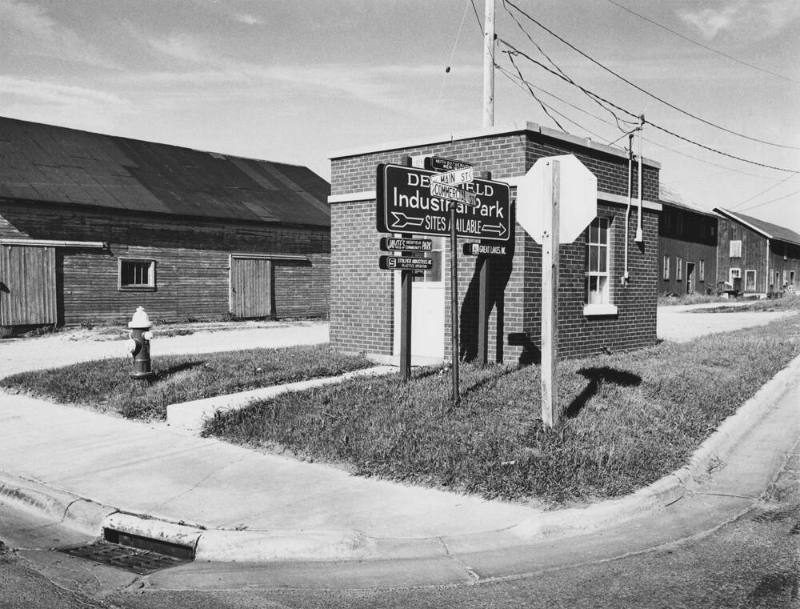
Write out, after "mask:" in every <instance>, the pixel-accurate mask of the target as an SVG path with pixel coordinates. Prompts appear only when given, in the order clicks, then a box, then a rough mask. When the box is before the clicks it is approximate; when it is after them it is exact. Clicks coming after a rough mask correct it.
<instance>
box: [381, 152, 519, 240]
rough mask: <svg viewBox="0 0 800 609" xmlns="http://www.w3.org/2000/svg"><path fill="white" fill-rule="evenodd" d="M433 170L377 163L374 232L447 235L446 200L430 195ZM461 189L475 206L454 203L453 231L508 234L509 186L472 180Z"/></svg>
mask: <svg viewBox="0 0 800 609" xmlns="http://www.w3.org/2000/svg"><path fill="white" fill-rule="evenodd" d="M432 175H436V174H435V173H434V172H431V171H426V170H424V169H418V168H415V167H404V166H402V165H379V166H378V214H377V216H378V217H377V220H378V231H380V232H385V233H402V232H405V233H420V234H427V235H447V234H449V231H450V221H449V209H450V207H449V205H450V202H449V201H448V200H447V199H444V198H441V197H435V196H432V195H431V193H430V184H431V182H430V178H431V176H432ZM465 190H467V191H468V192H472V193H474V194H475V196H476V198H477V205H475V206H467V205H457V207H456V232H457V233H458V234H459V235H460V236H462V237H477V238H480V239H494V240H501V241H506V240H508V239H509V238H510V236H511V224H510V223H511V218H510V216H511V204H510V196H509V187H508V185H507V184H504V183H502V182H495V181H492V180H475V181H474V182H472V183H470V184H467V185H466V187H465Z"/></svg>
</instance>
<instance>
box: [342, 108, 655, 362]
mask: <svg viewBox="0 0 800 609" xmlns="http://www.w3.org/2000/svg"><path fill="white" fill-rule="evenodd" d="M563 154H573V155H575V156H576V157H577V158H578V159H579V160H580V161H581V162H582V163H583V164H584V165H585V166H586V167H587V168H589V170H591V171H592V173H593V174H594V175H595V176H596V177H597V181H598V218H596V219H595V221H594V222H593V224H592V228H591V229H590V228H587V230H585V231H584V233H583V234H582V235H581V236H580V237H579V238H578V239H577V240H576V241H575V242H573V243H571V244H565V245H562V246H561V249H560V264H561V269H560V275H559V282H560V291H559V298H560V307H559V321H558V323H559V335H560V342H559V352H560V354H561V355H562V356H580V355H586V354H591V353H596V352H600V351H608V350H611V351H616V350H623V349H633V348H638V347H644V346H647V345H652V344H654V343H655V341H656V286H657V267H658V264H657V256H658V216H659V212H660V210H661V205H660V204H659V203H657V202H656V201H658V192H659V188H658V174H659V165H658V164H657V163H655V162H652V161H648V160H645V161H644V165H643V167H644V173H643V191H644V193H643V194H644V197H643V199H644V202H643V206H642V207H643V215H642V219H641V223H642V228H643V239H642V241H641V242H636V241H635V240H634V236H635V233H636V228H637V222H638V207H637V206H636V204H635V203H634V206H633V207H632V209H630V210H629V213H628V214H626V211H627V203H628V198H627V189H628V178H629V169H628V167H629V165H628V158H627V154H626V153H625V152H624V151H621V150H619V149H616V148H611V147H608V146H604V145H600V144H596V143H593V142H591V141H590V140H585V139H580V138H576V137H573V136H570V135H567V134H564V133H562V132H559V131H554V130H550V129H547V128H545V127H540V126H539V125H536V124H533V123H525V124H522V125H518V126H517V125H515V126H510V127H495V128H491V129H488V130H480V131H476V132H473V133H465V134H461V135H457V136H456V135H453V136H450V135H448V136H445V137H443V138H438V139H437V138H431V139H429V140H427V141H424V142H411V143H391V144H386V145H382V146H374V147H370V148H368V149H365V150H357V151H347V152H341V153H337V154H335V155H333V156H332V158H331V196H330V197H329V199H328V200H329V202H330V204H331V303H330V322H331V327H330V332H331V344H332V345H333V346H334V347H335V348H337V349H339V350H342V351H349V352H364V353H367V354H370V355H372V356H374V357H377V358H380V359H387V360H389V359H392V358H395V359H396V357H397V354H398V353H399V336H398V335H399V327H398V326H399V324H398V321H397V320H398V317H399V313H398V309H399V306H398V300H399V298H398V295H397V294H398V284H399V279H398V276H399V273H394V272H391V271H384V270H379V268H378V258H379V256H380V255H381V252H380V250H379V238H380V237H381V236H386V235H381V234H380V233H378V232H377V230H376V220H375V216H376V168H377V166H378V164H379V163H395V164H402V163H403V162H404V160H405V159H406V157H408V156H410V157H412V158H415V159H417V160H419V159H420V158H421V157H423V156H425V155H436V156H441V157H445V158H451V159H458V160H461V161H465V162H467V163H470V164H472V165H473V166H474V167H475V170H476V171H478V172H490V174H491V178H492V179H493V180H498V181H505V182H508V183H509V184H512V185H513V184H514V183H515V181H516V180H518V179H519V178H520V177H521V176H523V175H524V174H525V173H526V172H527V171H528V169H530V167H531V166H532V165H533V164H534V162H535V161H536V160H537V159H539V158H541V157H545V156H554V155H563ZM632 177H633V179H632V183H633V186H634V202H635V201H636V192H635V190H636V184H637V182H638V178H637V175H636V163H634V164H633V176H632ZM562 213H565V212H562ZM626 215H629V219H628V221H627V226H626ZM626 240H627V248H626V247H625V242H626ZM463 241H464V242H466V241H469V240H466V239H465V240H463ZM589 241H591V243H589ZM460 247H461V245H459V248H460ZM509 249H510V251H511V255H509V256H506V257H502V258H494V259H492V260H491V281H490V286H491V288H490V294H489V305H490V317H489V340H488V351H489V359H490V360H492V361H498V362H501V361H502V362H509V363H513V362H526V361H527V362H530V361H537V360H538V357H539V344H540V338H539V337H540V326H541V317H540V315H541V311H540V309H541V247H540V246H539V245H537V244H536V243H534V241H533V240H532V239H531V237H530V236H529V235H527V234H526V233H525V231H524V230H523V229H522V228H521V227H520V226H519V225H516V231H515V235H514V237H513V239H512V240H511V241H510V242H509ZM626 249H627V260H626V253H625V252H626ZM434 250H435V251H434V252H433V253H432V254H431V256H432V257H433V258H434V260H435V264H434V268H433V269H432V270H431V271H426V272H424V273H420V274H419V276H418V277H417V278H416V279H415V281H414V288H413V321H412V354H413V355H414V357H415V359H416V360H417V361H421V362H425V361H436V360H442V359H446V358H447V355H446V354H448V353H449V351H448V348H447V347H446V345H448V344H449V341H450V322H449V319H450V316H449V313H448V311H449V309H448V307H449V304H448V303H449V302H450V295H449V292H450V281H449V273H448V271H447V269H449V263H448V251H447V248H446V247H445V244H444V240H443V239H437V238H435V239H434ZM459 251H461V250H460V249H459ZM590 251H591V252H592V255H591V258H592V261H593V262H592V265H593V268H592V269H591V272H590V269H588V267H587V265H588V264H589V258H590ZM598 261H599V262H598ZM477 264H478V260H477V259H476V258H469V257H466V256H459V277H458V288H459V294H458V300H459V303H460V307H459V309H460V311H459V319H460V322H459V332H460V345H461V357H462V358H464V359H467V360H469V359H472V358H474V357H475V355H476V349H477V286H478V275H477ZM626 264H627V271H628V280H627V281H624V280H623V276H624V274H625V270H626ZM590 276H591V277H590Z"/></svg>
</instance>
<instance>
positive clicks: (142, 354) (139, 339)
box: [128, 307, 153, 380]
mask: <svg viewBox="0 0 800 609" xmlns="http://www.w3.org/2000/svg"><path fill="white" fill-rule="evenodd" d="M152 325H153V324H151V323H150V318H149V317H148V316H147V313H145V310H144V308H143V307H136V313H134V314H133V317H132V318H131V321H129V322H128V328H130V332H129V333H128V336H129V340H128V351H130V353H131V355H133V372H131V378H134V379H144V380H148V379H151V378H153V370H152V368H151V367H150V341H151V340H153V333H152V332H151V331H150V328H151V326H152Z"/></svg>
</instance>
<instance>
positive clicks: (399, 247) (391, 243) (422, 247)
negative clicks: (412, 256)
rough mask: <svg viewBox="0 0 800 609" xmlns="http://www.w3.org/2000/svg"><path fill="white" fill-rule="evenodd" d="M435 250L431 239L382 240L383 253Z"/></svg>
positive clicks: (385, 238)
mask: <svg viewBox="0 0 800 609" xmlns="http://www.w3.org/2000/svg"><path fill="white" fill-rule="evenodd" d="M432 250H433V241H431V240H430V239H395V238H394V237H382V238H381V251H382V252H430V251H432Z"/></svg>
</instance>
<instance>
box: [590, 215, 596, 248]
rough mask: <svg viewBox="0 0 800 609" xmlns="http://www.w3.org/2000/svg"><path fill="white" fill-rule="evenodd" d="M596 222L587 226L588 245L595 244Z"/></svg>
mask: <svg viewBox="0 0 800 609" xmlns="http://www.w3.org/2000/svg"><path fill="white" fill-rule="evenodd" d="M597 232H598V230H597V220H595V221H594V222H592V223H591V224H590V225H589V243H597Z"/></svg>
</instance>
